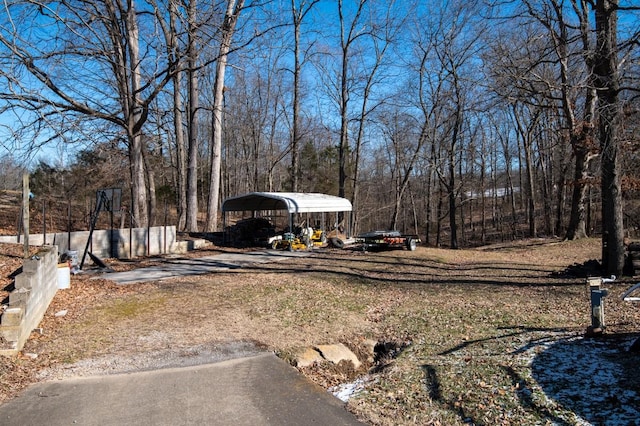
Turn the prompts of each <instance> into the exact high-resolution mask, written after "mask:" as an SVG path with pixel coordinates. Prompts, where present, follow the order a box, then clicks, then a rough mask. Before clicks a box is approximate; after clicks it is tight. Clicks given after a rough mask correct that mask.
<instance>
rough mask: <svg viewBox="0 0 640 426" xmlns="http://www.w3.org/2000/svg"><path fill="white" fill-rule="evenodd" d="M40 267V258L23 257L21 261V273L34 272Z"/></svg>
mask: <svg viewBox="0 0 640 426" xmlns="http://www.w3.org/2000/svg"><path fill="white" fill-rule="evenodd" d="M39 267H40V259H39V258H38V259H25V260H24V261H23V262H22V273H24V274H35V273H36V272H38V268H39Z"/></svg>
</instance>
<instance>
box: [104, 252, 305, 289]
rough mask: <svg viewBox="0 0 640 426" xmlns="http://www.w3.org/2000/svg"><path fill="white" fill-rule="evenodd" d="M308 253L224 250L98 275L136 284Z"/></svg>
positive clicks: (303, 255) (278, 259)
mask: <svg viewBox="0 0 640 426" xmlns="http://www.w3.org/2000/svg"><path fill="white" fill-rule="evenodd" d="M310 254H311V252H308V251H292V252H290V251H283V250H260V251H252V252H248V253H223V254H218V255H214V256H205V257H198V258H191V259H179V258H176V259H171V258H169V259H167V260H166V261H165V262H163V263H162V264H160V265H156V266H150V267H148V268H138V269H134V270H131V271H126V272H110V273H106V274H102V275H101V276H100V278H106V279H108V280H111V281H114V282H115V283H116V284H135V283H140V282H145V281H157V280H163V279H167V278H173V277H178V276H184V275H201V274H209V273H211V272H215V271H225V270H230V269H238V268H243V267H249V266H252V265H257V264H262V263H269V262H282V261H285V260H287V259H291V258H292V257H305V256H309V255H310Z"/></svg>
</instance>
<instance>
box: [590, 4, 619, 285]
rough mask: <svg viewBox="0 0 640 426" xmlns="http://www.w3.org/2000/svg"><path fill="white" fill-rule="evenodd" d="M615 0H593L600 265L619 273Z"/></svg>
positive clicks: (610, 272)
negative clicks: (596, 93) (594, 4)
mask: <svg viewBox="0 0 640 426" xmlns="http://www.w3.org/2000/svg"><path fill="white" fill-rule="evenodd" d="M617 8H618V0H597V1H596V37H597V48H596V52H595V59H594V63H595V66H594V71H595V77H596V78H595V83H596V89H597V90H598V110H599V113H600V122H599V131H600V150H601V165H602V229H603V232H602V265H603V268H604V271H605V272H606V273H607V274H613V275H617V276H620V275H621V274H622V270H623V267H624V243H623V237H624V228H623V220H622V219H623V215H622V191H621V187H620V174H621V172H620V164H619V158H618V135H619V126H620V122H619V105H618V91H619V86H620V83H619V76H618V49H617Z"/></svg>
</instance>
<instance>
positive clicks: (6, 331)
mask: <svg viewBox="0 0 640 426" xmlns="http://www.w3.org/2000/svg"><path fill="white" fill-rule="evenodd" d="M56 291H58V248H57V247H56V246H49V247H43V248H42V250H40V251H39V252H38V253H37V254H36V255H35V256H33V257H31V258H30V259H25V260H24V263H23V265H22V272H21V273H20V274H18V275H17V276H16V278H15V289H14V290H13V291H12V292H11V293H10V294H9V307H8V308H7V309H6V310H5V311H4V312H3V313H2V316H1V317H0V355H16V354H17V353H18V352H19V351H20V350H22V347H23V346H24V344H25V342H26V341H27V339H28V338H29V335H30V334H31V331H32V330H33V329H35V328H36V327H37V326H38V324H39V323H40V321H42V318H43V317H44V314H45V312H46V310H47V308H48V307H49V304H50V303H51V300H52V299H53V296H55V294H56Z"/></svg>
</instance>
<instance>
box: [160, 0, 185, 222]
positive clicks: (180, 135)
mask: <svg viewBox="0 0 640 426" xmlns="http://www.w3.org/2000/svg"><path fill="white" fill-rule="evenodd" d="M177 18H178V10H177V0H171V1H170V2H169V19H170V32H169V33H168V34H166V36H165V38H166V39H167V44H168V46H167V48H168V50H169V57H170V58H171V60H173V61H177V59H178V57H179V56H180V53H179V46H178V34H177V23H176V19H177ZM171 81H172V83H173V131H174V135H175V140H176V175H177V177H176V188H177V194H176V203H177V210H178V223H177V228H178V230H179V231H184V230H186V220H187V216H186V214H187V157H186V149H185V142H184V131H183V128H182V125H183V123H182V120H183V118H182V108H183V102H182V91H181V86H182V71H178V72H176V73H175V74H174V75H173V78H172V79H171Z"/></svg>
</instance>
